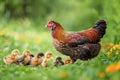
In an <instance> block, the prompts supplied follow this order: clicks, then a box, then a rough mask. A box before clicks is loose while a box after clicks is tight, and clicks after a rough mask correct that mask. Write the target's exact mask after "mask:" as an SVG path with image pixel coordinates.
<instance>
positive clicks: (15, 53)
mask: <svg viewBox="0 0 120 80" xmlns="http://www.w3.org/2000/svg"><path fill="white" fill-rule="evenodd" d="M18 54H19V50H18V49H14V50H13V51H12V52H11V54H9V55H7V56H5V57H4V58H3V61H4V62H5V64H12V63H16V61H17V59H18Z"/></svg>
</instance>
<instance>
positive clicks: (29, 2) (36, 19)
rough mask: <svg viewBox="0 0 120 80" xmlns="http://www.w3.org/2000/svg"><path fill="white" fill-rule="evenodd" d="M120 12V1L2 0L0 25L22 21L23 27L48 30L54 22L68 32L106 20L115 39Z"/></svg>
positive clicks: (119, 21)
mask: <svg viewBox="0 0 120 80" xmlns="http://www.w3.org/2000/svg"><path fill="white" fill-rule="evenodd" d="M119 9H120V0H95V1H94V0H67V1H66V0H52V1H51V0H35V1H33V0H0V23H2V22H3V23H5V22H6V21H7V22H6V23H10V21H21V24H25V26H24V27H26V26H27V25H30V26H29V27H33V28H35V29H36V28H37V29H38V28H39V30H47V29H45V28H44V26H45V24H46V21H47V20H48V19H53V20H55V21H58V22H60V23H61V24H62V25H63V26H64V28H65V29H67V30H74V31H78V30H82V29H86V28H89V27H92V26H93V24H94V23H95V21H96V20H98V19H105V20H106V21H107V23H108V28H109V29H108V33H110V32H112V36H113V35H114V37H115V36H117V35H115V32H116V31H114V30H113V29H115V30H117V32H118V31H120V28H119V26H120V24H119V23H120V19H119V18H120V10H119ZM14 23H15V22H14ZM0 27H3V25H2V26H1V25H0ZM28 29H29V28H28ZM107 35H108V36H111V35H109V34H107ZM112 36H111V37H112ZM111 40H112V41H113V39H111ZM107 41H109V40H107Z"/></svg>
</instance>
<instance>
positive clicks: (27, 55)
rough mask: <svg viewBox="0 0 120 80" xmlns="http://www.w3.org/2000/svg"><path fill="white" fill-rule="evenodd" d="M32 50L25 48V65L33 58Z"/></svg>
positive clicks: (23, 55)
mask: <svg viewBox="0 0 120 80" xmlns="http://www.w3.org/2000/svg"><path fill="white" fill-rule="evenodd" d="M30 54H31V52H30V50H24V51H23V53H22V57H23V59H24V60H23V64H24V65H28V64H29V63H30V60H31V56H30Z"/></svg>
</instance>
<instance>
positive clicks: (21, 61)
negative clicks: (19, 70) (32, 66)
mask: <svg viewBox="0 0 120 80" xmlns="http://www.w3.org/2000/svg"><path fill="white" fill-rule="evenodd" d="M29 56H30V61H31V59H32V58H33V57H34V55H33V54H30V55H29ZM17 64H19V65H23V64H24V56H23V55H21V56H19V58H18V59H17ZM27 65H29V63H28V64H27Z"/></svg>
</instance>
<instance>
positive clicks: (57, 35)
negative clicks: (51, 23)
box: [52, 24, 66, 42]
mask: <svg viewBox="0 0 120 80" xmlns="http://www.w3.org/2000/svg"><path fill="white" fill-rule="evenodd" d="M56 26H57V27H56V28H55V29H54V30H52V36H53V38H54V39H57V40H58V41H62V42H64V40H65V37H66V32H65V30H64V29H63V27H62V26H61V25H60V24H57V25H56Z"/></svg>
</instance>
